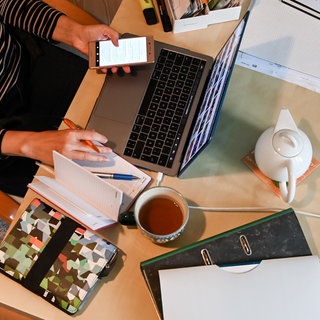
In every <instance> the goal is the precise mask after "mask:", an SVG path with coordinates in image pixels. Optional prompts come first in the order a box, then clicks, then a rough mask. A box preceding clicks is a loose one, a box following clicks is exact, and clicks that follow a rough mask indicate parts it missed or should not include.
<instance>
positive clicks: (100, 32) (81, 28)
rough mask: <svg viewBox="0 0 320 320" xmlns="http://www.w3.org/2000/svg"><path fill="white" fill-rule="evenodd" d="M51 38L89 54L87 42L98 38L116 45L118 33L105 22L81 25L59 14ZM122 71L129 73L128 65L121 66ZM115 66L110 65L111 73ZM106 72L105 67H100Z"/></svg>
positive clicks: (115, 70)
mask: <svg viewBox="0 0 320 320" xmlns="http://www.w3.org/2000/svg"><path fill="white" fill-rule="evenodd" d="M53 39H54V40H56V41H61V42H63V43H65V44H68V45H70V46H72V47H74V48H75V49H77V50H79V51H80V52H82V53H83V54H85V55H87V56H88V54H89V42H92V41H99V40H111V41H112V43H113V44H114V45H115V46H118V45H119V43H118V40H119V33H118V32H117V31H115V30H114V29H112V28H111V27H109V26H107V25H105V24H94V25H82V24H79V23H77V22H76V21H74V20H72V19H70V18H69V17H67V16H61V17H60V18H59V20H58V22H57V25H56V28H55V30H54V33H53ZM122 69H123V70H124V72H126V73H130V67H129V66H125V67H122ZM117 70H118V68H117V67H112V68H111V71H112V72H113V73H115V72H117ZM102 71H104V72H106V71H107V69H102Z"/></svg>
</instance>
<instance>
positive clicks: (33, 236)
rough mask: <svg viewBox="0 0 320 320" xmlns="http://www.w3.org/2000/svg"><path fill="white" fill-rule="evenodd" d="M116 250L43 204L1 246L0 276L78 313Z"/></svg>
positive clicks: (31, 209)
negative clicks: (9, 278) (0, 273)
mask: <svg viewBox="0 0 320 320" xmlns="http://www.w3.org/2000/svg"><path fill="white" fill-rule="evenodd" d="M117 253H118V249H117V247H116V246H114V245H113V244H111V243H109V242H107V241H106V240H104V239H102V238H101V237H99V236H97V235H95V234H94V233H92V232H91V231H89V230H87V229H85V228H84V227H83V226H81V225H80V224H78V223H77V222H75V221H74V220H72V219H70V218H68V217H66V216H64V215H62V214H61V213H59V212H58V211H56V210H54V209H53V208H51V207H50V206H48V205H47V204H45V203H43V202H42V201H40V200H39V199H34V200H33V201H32V202H31V203H30V205H29V206H28V208H27V209H26V210H25V212H24V213H23V214H22V216H21V217H20V219H19V221H18V222H17V223H16V224H15V226H14V227H13V228H12V230H11V231H10V232H9V233H8V234H7V235H6V237H5V238H4V240H3V241H2V243H1V245H0V268H1V271H2V272H3V273H4V274H6V275H7V276H9V277H11V278H12V279H14V280H15V281H17V282H19V283H21V284H22V285H23V286H24V287H26V288H27V289H29V290H31V291H32V292H34V293H35V294H37V295H39V296H41V297H43V298H44V299H45V300H47V301H48V302H50V303H52V304H53V305H55V306H56V307H58V308H60V309H62V310H63V311H65V312H67V313H69V314H75V313H76V312H77V311H78V310H79V308H80V307H82V305H83V303H84V301H85V300H86V298H87V297H88V295H89V294H90V293H91V291H92V290H93V288H94V287H95V285H96V283H97V282H98V280H99V279H101V278H102V277H105V276H106V275H107V274H108V273H109V271H110V268H111V265H112V262H113V261H114V259H115V257H116V255H117Z"/></svg>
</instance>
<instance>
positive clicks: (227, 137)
mask: <svg viewBox="0 0 320 320" xmlns="http://www.w3.org/2000/svg"><path fill="white" fill-rule="evenodd" d="M235 24H236V23H235V22H231V23H225V24H221V25H215V26H211V27H209V28H208V29H206V30H200V31H195V32H188V33H183V34H176V35H174V34H172V33H167V34H165V33H164V32H163V31H162V27H161V25H160V24H158V25H155V26H146V24H145V22H144V18H143V16H142V12H141V8H140V4H139V1H132V0H123V3H122V5H121V8H120V11H119V12H118V14H117V16H116V19H115V21H114V23H113V26H114V27H115V28H116V29H117V30H119V31H120V32H131V33H136V34H154V36H155V38H156V39H157V40H161V41H166V42H170V43H178V44H180V45H184V46H185V47H188V48H191V49H192V48H197V49H198V50H199V51H201V52H205V53H209V54H211V55H213V56H214V55H215V54H216V53H217V52H218V51H219V48H220V47H221V45H222V44H223V42H224V41H225V40H226V39H227V37H228V34H230V33H231V31H232V29H233V28H234V26H235ZM103 81H104V76H103V75H97V74H96V73H95V72H94V71H88V73H87V75H86V77H85V79H84V81H83V83H82V85H81V87H80V89H79V91H78V93H77V96H76V97H75V99H74V101H73V103H72V105H71V107H70V110H69V116H70V117H71V118H72V119H74V120H75V121H76V122H78V123H80V124H82V125H84V124H85V123H86V121H87V119H88V117H89V114H90V112H91V109H92V106H93V104H94V101H95V98H96V96H97V94H98V93H99V90H100V88H101V85H102V83H103ZM318 102H319V94H316V93H314V92H311V91H308V90H305V89H303V88H301V87H298V86H296V85H292V84H289V83H286V82H283V81H280V80H277V79H274V78H271V77H268V76H265V75H262V74H258V73H256V72H253V71H250V70H247V69H243V68H241V67H238V66H236V67H235V69H234V73H233V76H232V79H231V83H230V86H229V90H228V93H227V96H226V99H225V102H224V106H223V109H222V112H221V117H220V121H219V124H218V127H217V130H216V134H215V136H214V139H213V141H212V143H211V144H210V145H209V146H208V147H207V149H206V150H205V151H204V152H203V153H202V154H201V155H200V156H199V158H198V159H197V160H196V161H195V162H194V163H193V164H192V165H191V167H190V168H189V169H188V170H187V171H186V172H185V174H184V175H183V176H182V177H181V178H179V179H178V178H173V177H165V178H164V180H163V182H162V185H167V186H171V187H174V188H175V189H177V190H179V191H180V192H181V193H182V194H183V195H184V196H185V197H186V199H187V200H188V201H189V203H190V204H191V205H199V206H216V207H226V206H227V207H232V206H234V207H250V206H254V207H256V206H268V207H281V208H287V205H286V204H285V203H284V202H283V201H282V200H280V199H279V198H278V197H277V196H276V195H275V194H274V193H273V192H272V191H270V189H269V188H268V187H267V186H266V185H264V184H263V183H262V182H261V181H260V180H259V179H258V178H257V177H256V176H255V175H254V174H252V172H251V171H250V170H249V169H248V168H247V167H246V166H245V165H244V164H243V163H242V161H241V158H242V157H243V156H244V155H246V154H247V153H248V152H249V151H250V150H251V149H253V148H254V145H255V142H256V140H257V138H258V137H259V135H260V134H261V132H262V131H263V130H265V129H266V128H267V127H269V126H271V125H273V124H274V122H275V120H276V119H277V116H278V113H279V110H280V108H281V107H282V106H287V107H288V108H290V110H291V112H292V115H293V117H294V119H295V120H296V122H297V124H298V125H299V127H300V128H301V129H302V130H304V131H305V132H306V133H307V134H308V136H309V137H310V139H311V141H312V143H313V148H314V155H315V157H316V158H318V159H320V154H319V139H320V127H319V125H318V124H319V121H320V113H319V112H318V104H319V103H318ZM151 175H153V176H154V174H151ZM34 196H35V195H34V194H32V193H31V192H29V193H28V195H27V196H26V198H25V200H24V202H23V203H22V205H21V208H20V212H21V211H22V210H23V209H24V208H25V207H26V205H27V204H28V202H29V201H30V199H31V198H33V197H34ZM319 205H320V179H319V169H318V170H316V171H315V172H314V173H312V175H311V176H310V177H308V179H307V180H305V181H304V182H303V183H302V184H301V185H299V186H298V188H297V194H296V200H295V201H294V202H293V203H292V206H293V207H295V208H297V209H300V210H305V211H311V212H317V210H318V208H319ZM265 215H267V213H250V212H249V213H248V212H247V213H239V212H233V213H232V212H230V213H226V212H215V213H213V212H204V211H196V210H191V217H190V222H189V224H188V226H187V228H186V230H185V232H184V233H183V234H182V235H181V237H180V238H178V239H177V240H176V241H174V242H172V243H169V244H167V245H163V246H160V245H156V244H153V243H151V242H150V241H149V240H148V239H146V238H144V237H143V236H142V235H141V234H140V232H139V231H138V230H137V229H135V228H127V227H124V226H121V225H117V226H114V227H112V228H110V229H108V230H105V231H104V235H105V236H106V237H107V238H108V239H110V240H111V241H112V242H114V243H115V244H117V245H118V246H119V248H121V250H122V251H123V256H122V257H121V259H119V260H118V261H117V263H116V265H115V269H114V270H113V271H112V273H111V275H110V277H109V278H108V281H107V282H106V283H104V284H102V286H101V287H100V288H99V290H98V291H97V292H96V294H95V295H94V297H93V298H92V301H90V303H89V304H88V306H87V307H86V309H85V310H84V311H83V313H81V314H79V315H78V316H77V317H76V318H77V319H86V320H87V319H97V320H100V319H112V320H114V319H116V320H122V319H139V320H144V319H146V320H152V319H158V318H157V314H156V311H155V308H154V306H153V303H152V301H151V298H150V296H149V292H148V289H147V286H146V285H145V283H144V280H143V277H142V275H141V272H140V262H141V261H143V260H145V259H149V258H151V257H154V256H156V255H159V254H162V253H165V252H167V251H169V250H172V249H175V248H178V247H181V246H183V245H186V244H189V243H191V242H194V241H197V240H200V239H203V238H206V237H209V236H212V235H214V234H217V233H220V232H223V231H225V230H228V229H231V228H233V227H236V226H238V225H241V224H244V223H247V222H249V221H253V220H256V219H258V218H261V217H263V216H265ZM299 219H300V221H301V223H302V226H303V228H304V229H305V232H306V234H307V236H308V238H309V240H310V244H311V246H312V248H313V251H314V253H315V254H319V252H320V232H319V231H320V219H316V218H310V217H305V216H299ZM0 285H1V288H6V290H1V291H0V302H2V303H3V304H6V305H8V306H10V307H13V308H16V309H19V310H24V311H25V312H27V313H29V314H33V315H36V316H37V317H39V318H42V319H46V320H49V319H59V320H61V319H70V317H69V316H67V315H65V314H64V313H62V312H60V311H59V310H57V309H56V308H54V307H52V306H51V305H49V304H48V303H46V302H45V301H43V300H42V299H41V298H39V297H37V296H35V295H33V294H32V293H30V292H28V291H27V290H25V289H23V288H22V287H21V286H19V285H18V284H16V283H14V282H13V281H11V280H9V279H7V278H6V277H4V276H2V275H1V276H0Z"/></svg>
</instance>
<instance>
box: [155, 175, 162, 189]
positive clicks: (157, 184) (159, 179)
mask: <svg viewBox="0 0 320 320" xmlns="http://www.w3.org/2000/svg"><path fill="white" fill-rule="evenodd" d="M162 179H163V173H162V172H158V174H157V180H156V186H157V187H158V186H160V183H161V182H162Z"/></svg>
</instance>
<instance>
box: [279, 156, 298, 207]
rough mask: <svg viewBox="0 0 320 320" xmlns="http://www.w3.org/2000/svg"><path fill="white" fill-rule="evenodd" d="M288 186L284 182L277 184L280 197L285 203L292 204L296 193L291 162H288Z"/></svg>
mask: <svg viewBox="0 0 320 320" xmlns="http://www.w3.org/2000/svg"><path fill="white" fill-rule="evenodd" d="M287 170H288V186H287V182H286V181H281V182H279V187H280V192H281V197H282V199H283V200H284V201H286V202H287V203H290V202H292V200H293V199H294V196H295V193H296V178H295V176H294V173H293V172H294V170H293V161H290V160H289V161H288V163H287Z"/></svg>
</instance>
